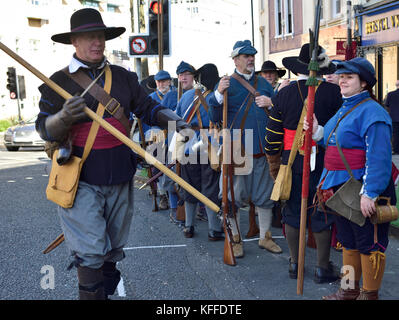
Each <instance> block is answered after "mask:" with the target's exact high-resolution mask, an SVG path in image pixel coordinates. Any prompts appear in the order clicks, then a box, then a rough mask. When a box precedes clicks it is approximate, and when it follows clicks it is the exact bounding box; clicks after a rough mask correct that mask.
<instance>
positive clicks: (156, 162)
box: [0, 42, 220, 213]
mask: <svg viewBox="0 0 399 320" xmlns="http://www.w3.org/2000/svg"><path fill="white" fill-rule="evenodd" d="M0 49H1V50H3V51H4V52H5V53H6V54H8V55H9V56H10V57H11V58H13V59H14V60H16V61H17V62H18V63H20V64H21V65H22V66H24V67H25V68H26V69H28V70H29V71H30V72H31V73H33V74H34V75H35V76H36V77H38V78H39V79H40V80H42V81H43V82H44V83H45V84H46V85H47V86H49V87H50V88H51V89H53V90H54V91H55V92H56V93H57V94H59V95H60V96H61V97H63V98H64V99H66V100H67V99H70V98H72V95H71V94H70V93H69V92H67V91H65V90H64V89H63V88H61V87H60V86H59V85H58V84H56V83H55V82H54V81H52V80H51V79H49V78H48V77H46V76H45V75H44V74H43V73H41V72H40V71H39V70H37V69H36V68H35V67H33V66H32V65H31V64H29V63H28V62H27V61H25V60H24V59H23V58H22V57H20V56H19V55H18V54H16V53H15V52H14V51H12V50H11V49H9V48H8V47H7V46H6V45H4V44H3V43H2V42H0ZM84 112H85V113H86V115H87V116H88V117H89V118H90V119H92V120H93V121H96V122H98V123H99V125H100V126H101V127H103V128H104V129H105V130H106V131H108V132H109V133H110V134H112V135H113V136H114V137H115V138H117V139H118V140H120V141H121V142H123V143H124V144H125V145H127V146H128V147H129V148H131V149H132V150H133V151H134V152H135V153H137V154H138V155H139V156H140V157H142V158H143V159H145V161H146V162H147V163H148V164H150V165H153V166H154V167H156V168H157V169H159V170H160V171H162V172H163V173H164V174H166V175H167V176H168V177H169V178H171V179H172V180H173V181H175V182H176V183H177V184H179V185H180V186H181V187H182V188H184V189H185V190H186V191H187V192H189V193H190V194H191V195H193V196H194V197H195V198H197V199H198V200H199V201H201V202H202V203H203V204H204V205H206V206H207V207H208V208H210V209H211V210H212V211H214V212H216V213H220V207H219V206H218V205H217V204H216V203H214V202H213V201H211V200H209V199H208V198H207V197H205V196H204V195H203V194H202V193H200V192H199V191H198V190H196V189H195V188H194V187H192V186H191V185H190V184H189V183H187V182H186V181H185V180H183V179H182V178H181V177H179V176H178V175H176V173H174V172H173V171H172V170H170V169H169V168H167V167H166V166H164V165H163V164H162V163H161V162H160V161H159V160H157V159H156V158H155V157H153V156H152V155H151V154H149V153H147V152H146V151H145V150H143V149H142V148H141V147H140V146H139V145H138V144H137V143H135V142H134V141H132V140H130V139H129V137H127V136H126V135H124V134H123V133H122V132H120V131H119V130H118V129H116V128H115V127H113V126H112V125H111V124H110V123H108V122H107V121H105V120H104V119H102V118H101V117H99V116H98V115H97V114H96V113H95V112H93V111H92V110H90V109H89V108H88V107H85V108H84Z"/></svg>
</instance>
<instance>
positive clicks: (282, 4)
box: [274, 0, 294, 37]
mask: <svg viewBox="0 0 399 320" xmlns="http://www.w3.org/2000/svg"><path fill="white" fill-rule="evenodd" d="M274 5H275V17H274V18H275V30H276V37H281V36H286V35H292V34H293V33H294V15H293V12H294V10H293V6H292V5H293V1H292V0H275V1H274Z"/></svg>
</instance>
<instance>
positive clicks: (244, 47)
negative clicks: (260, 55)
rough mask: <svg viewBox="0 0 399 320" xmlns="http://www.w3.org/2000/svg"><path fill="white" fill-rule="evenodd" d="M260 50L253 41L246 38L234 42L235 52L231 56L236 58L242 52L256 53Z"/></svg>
mask: <svg viewBox="0 0 399 320" xmlns="http://www.w3.org/2000/svg"><path fill="white" fill-rule="evenodd" d="M257 52H258V51H257V50H256V49H255V48H254V47H253V46H252V44H251V41H249V40H244V41H237V42H236V43H235V44H234V47H233V52H232V53H231V57H232V58H234V57H236V56H238V55H240V54H250V55H254V54H256V53H257Z"/></svg>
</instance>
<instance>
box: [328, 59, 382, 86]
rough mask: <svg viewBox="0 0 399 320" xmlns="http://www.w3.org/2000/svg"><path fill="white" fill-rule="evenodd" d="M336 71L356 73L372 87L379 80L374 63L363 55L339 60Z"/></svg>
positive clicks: (339, 72) (337, 72) (338, 72)
mask: <svg viewBox="0 0 399 320" xmlns="http://www.w3.org/2000/svg"><path fill="white" fill-rule="evenodd" d="M335 73H336V74H342V73H356V74H358V75H359V78H360V79H361V80H364V81H366V82H367V84H368V85H370V86H371V87H374V85H375V84H376V82H377V79H376V78H375V69H374V67H373V65H372V64H371V63H370V62H369V61H368V60H367V59H365V58H361V57H357V58H353V59H351V60H349V61H342V62H339V63H338V64H337V71H335Z"/></svg>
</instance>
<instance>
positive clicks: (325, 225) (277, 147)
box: [266, 43, 342, 283]
mask: <svg viewBox="0 0 399 320" xmlns="http://www.w3.org/2000/svg"><path fill="white" fill-rule="evenodd" d="M309 61H310V49H309V44H308V43H307V44H304V45H303V46H302V48H301V51H300V54H299V56H294V57H286V58H284V59H283V65H284V67H286V68H287V69H288V70H290V71H291V72H293V73H294V74H296V75H297V76H298V81H291V83H290V84H289V85H288V86H287V87H285V88H283V89H281V90H280V91H279V92H278V94H277V95H276V96H274V97H273V98H272V102H273V106H274V107H273V108H272V109H271V114H270V117H269V120H268V123H267V126H266V154H267V157H268V161H269V165H270V166H269V168H270V170H271V175H272V176H273V177H274V178H276V177H277V174H278V171H279V166H280V161H281V163H282V164H287V163H288V158H289V155H290V152H291V149H292V146H293V144H294V138H295V132H296V130H297V127H298V125H299V120H300V117H301V113H302V109H303V105H304V100H305V99H306V97H307V95H308V87H307V86H306V80H307V79H308V77H309V71H308V65H309ZM318 62H319V67H320V70H319V71H318V73H317V77H318V80H319V86H318V88H317V89H316V94H315V104H314V113H315V115H316V117H317V119H320V118H322V119H323V120H321V121H319V124H320V122H322V123H323V125H324V124H325V123H326V122H327V121H328V120H329V119H330V118H331V117H332V116H333V115H334V114H335V113H336V111H337V110H338V108H339V107H340V106H341V102H342V101H341V94H340V89H339V87H338V86H336V85H334V84H332V83H329V82H325V81H323V79H322V76H323V75H324V74H330V73H333V72H334V71H335V66H334V64H333V63H331V62H330V61H329V59H328V56H327V55H326V53H325V51H324V49H323V48H322V47H319V52H318ZM301 134H302V135H303V134H304V131H302V130H301ZM299 141H300V142H299V146H298V153H296V156H295V157H294V158H295V160H294V162H293V164H292V167H291V168H292V187H291V194H290V198H289V199H288V200H287V201H286V203H285V206H284V208H283V210H282V216H283V220H282V222H283V223H284V230H285V237H286V240H287V244H288V248H289V251H290V263H289V276H290V278H294V279H296V278H297V272H298V252H299V226H300V212H301V190H302V171H303V154H304V152H303V141H304V139H303V137H302V138H300V139H299ZM280 157H281V159H280ZM323 163H324V149H323V148H322V147H316V145H315V144H313V147H312V155H311V173H310V177H309V199H308V203H313V197H314V195H315V192H316V187H317V183H318V181H319V178H320V175H321V173H322V170H323ZM314 211H315V209H314V208H311V209H308V217H307V221H308V223H307V225H308V227H311V230H312V231H313V235H314V239H315V242H316V247H317V266H316V270H315V274H314V281H315V282H317V283H323V282H332V281H335V280H337V279H338V276H337V274H336V272H335V270H334V268H333V266H332V264H331V263H330V260H329V258H330V247H331V226H332V223H333V219H332V216H331V215H330V214H327V213H324V212H321V211H320V212H319V211H317V210H316V212H314Z"/></svg>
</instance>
